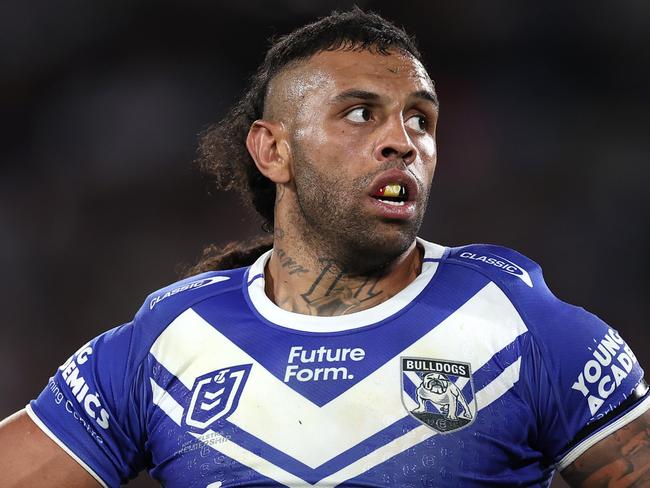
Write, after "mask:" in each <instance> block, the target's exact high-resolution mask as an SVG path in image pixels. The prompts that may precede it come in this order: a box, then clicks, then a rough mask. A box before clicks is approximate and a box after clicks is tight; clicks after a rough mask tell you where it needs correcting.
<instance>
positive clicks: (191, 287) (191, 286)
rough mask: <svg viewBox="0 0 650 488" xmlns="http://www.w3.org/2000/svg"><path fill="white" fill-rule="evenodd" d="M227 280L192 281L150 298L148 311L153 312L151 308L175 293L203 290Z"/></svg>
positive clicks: (224, 277)
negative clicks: (205, 287)
mask: <svg viewBox="0 0 650 488" xmlns="http://www.w3.org/2000/svg"><path fill="white" fill-rule="evenodd" d="M229 279H230V277H228V276H213V277H212V278H205V279H203V280H196V281H192V282H190V283H187V284H185V285H183V286H179V287H178V288H174V289H173V290H170V291H168V292H166V293H164V294H162V295H158V296H157V297H154V298H152V299H151V301H150V302H149V309H150V310H153V308H154V307H155V306H156V305H158V303H160V302H162V301H163V300H165V299H167V298H169V297H171V296H173V295H176V294H177V293H181V292H183V291H187V290H196V289H197V288H203V287H204V286H209V285H214V284H215V283H221V282H222V281H226V280H229Z"/></svg>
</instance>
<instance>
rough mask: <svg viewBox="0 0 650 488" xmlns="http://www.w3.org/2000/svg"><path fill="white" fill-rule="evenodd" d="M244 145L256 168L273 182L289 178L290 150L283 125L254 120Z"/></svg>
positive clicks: (285, 180) (281, 181) (283, 181)
mask: <svg viewBox="0 0 650 488" xmlns="http://www.w3.org/2000/svg"><path fill="white" fill-rule="evenodd" d="M246 147H247V148H248V152H249V153H250V155H251V157H252V158H253V161H255V165H256V166H257V169H259V171H260V173H262V174H263V175H264V176H266V177H267V178H268V179H269V180H271V181H272V182H274V183H288V182H289V181H290V180H291V164H290V159H291V157H290V156H291V151H290V148H289V144H288V142H287V138H286V130H285V128H284V125H283V124H281V123H279V122H269V121H267V120H256V121H255V122H253V124H252V125H251V128H250V129H249V131H248V135H247V136H246Z"/></svg>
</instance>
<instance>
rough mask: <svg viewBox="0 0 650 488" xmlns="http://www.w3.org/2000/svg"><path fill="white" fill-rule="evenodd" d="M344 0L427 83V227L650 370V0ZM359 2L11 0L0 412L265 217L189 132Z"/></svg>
mask: <svg viewBox="0 0 650 488" xmlns="http://www.w3.org/2000/svg"><path fill="white" fill-rule="evenodd" d="M356 4H358V5H359V6H361V7H364V8H369V9H373V10H375V11H377V12H379V13H381V14H383V15H385V16H386V17H388V18H390V19H392V20H393V21H395V22H396V23H397V24H399V25H403V26H405V27H406V28H407V30H408V31H409V32H411V33H412V34H414V35H415V36H416V37H417V39H418V40H419V44H420V47H421V48H422V50H423V52H424V53H425V58H426V59H427V61H428V67H429V71H430V73H431V75H432V76H433V78H434V79H435V81H436V83H437V89H438V93H439V96H440V98H441V119H440V123H439V133H438V145H439V165H438V171H437V174H436V179H435V182H434V187H433V192H432V196H431V200H430V209H429V214H428V218H427V220H426V221H425V224H424V227H423V229H422V231H421V235H422V236H423V237H425V238H427V239H431V240H435V241H436V242H440V243H443V244H448V245H459V244H464V243H469V242H492V243H499V244H503V245H507V246H510V247H513V248H515V249H518V250H520V251H521V252H523V253H525V254H527V255H529V256H531V257H532V258H533V259H535V260H537V261H538V262H539V263H541V264H542V265H543V267H544V270H545V275H546V278H547V281H548V282H549V284H550V286H551V288H552V289H553V290H554V291H555V292H556V294H557V295H559V296H560V297H562V298H563V299H565V300H566V301H568V302H571V303H576V304H580V305H582V306H584V307H585V308H587V309H589V310H591V311H593V312H594V313H596V314H598V315H599V316H600V317H602V318H603V319H605V320H606V321H608V322H609V323H610V324H612V325H613V326H614V327H616V328H618V329H619V331H620V332H621V333H622V335H623V336H624V337H625V338H627V340H628V342H629V343H630V344H631V346H632V348H633V349H634V350H635V351H636V353H637V356H638V357H639V359H640V361H641V362H642V364H645V365H646V367H648V365H650V351H649V350H648V349H647V344H648V337H649V334H650V333H649V332H648V330H647V327H646V326H647V317H648V313H649V312H650V307H649V301H648V271H650V269H649V261H650V259H649V256H650V250H649V249H648V248H649V245H650V240H649V235H648V214H649V205H648V202H649V199H648V192H649V191H650V184H649V183H650V178H649V176H650V164H648V155H649V154H650V139H649V136H648V134H650V103H649V101H650V95H649V90H648V86H650V59H649V54H650V29H649V28H648V25H649V24H648V19H650V3H648V2H643V1H621V2H593V3H591V2H557V3H552V2H551V3H548V2H543V3H542V2H505V1H498V2H480V1H468V2H445V1H437V0H436V1H429V2H389V1H383V0H382V1H379V0H377V1H372V0H358V1H357V2H356ZM351 5H352V2H346V1H320V2H306V1H300V0H283V1H276V2H265V1H262V0H251V1H247V2H223V1H199V0H189V1H171V0H167V1H156V2H154V1H151V0H131V1H129V2H108V1H93V2H87V1H81V0H60V1H58V2H48V1H44V0H31V1H27V2H25V1H19V0H9V1H5V2H3V3H2V5H1V6H0V104H1V108H2V109H1V111H0V113H1V114H2V115H1V118H0V120H1V124H2V130H1V133H0V162H1V165H0V266H1V269H2V279H1V280H0V308H1V310H2V314H3V317H2V335H1V339H2V340H1V341H0V392H1V393H0V417H4V416H6V415H8V414H10V413H12V412H14V411H15V410H17V409H19V408H21V407H22V406H24V404H25V403H26V402H27V400H29V399H30V398H32V397H34V396H35V395H37V394H38V392H39V391H40V390H41V389H42V388H43V386H44V385H45V384H46V382H47V378H48V377H49V376H50V375H51V373H52V372H53V370H54V369H55V368H56V367H57V365H59V364H61V363H62V362H63V361H64V360H65V359H66V358H67V356H68V355H69V354H70V353H72V352H73V351H74V350H76V348H77V347H78V346H79V345H81V344H83V343H84V342H85V341H86V340H88V339H90V338H92V337H93V336H95V335H97V334H98V333H100V332H102V331H104V330H106V329H108V328H111V327H113V326H115V325H119V324H121V323H123V322H126V321H128V320H130V317H131V316H132V315H133V313H134V312H135V311H136V310H137V308H138V307H139V305H140V303H141V301H142V300H143V299H144V298H145V297H146V295H147V294H148V293H150V292H151V291H153V290H155V289H157V288H159V287H161V286H164V285H166V284H168V283H170V282H172V281H174V280H175V279H176V278H177V276H178V275H177V273H178V269H179V266H180V265H182V264H189V263H192V262H193V261H194V260H195V259H196V258H197V256H198V255H199V254H200V251H201V249H202V247H203V246H204V245H205V244H207V243H209V242H217V243H226V242H227V241H230V240H235V239H241V238H245V237H249V236H253V235H255V234H256V233H258V232H259V229H260V226H259V223H254V224H251V216H250V214H249V213H248V212H246V211H245V210H243V209H241V205H240V204H239V201H238V199H237V197H236V196H234V195H224V194H215V192H209V191H208V190H209V188H208V187H207V185H206V184H205V183H204V182H202V180H201V178H200V177H199V175H198V174H197V172H196V171H195V170H194V169H193V168H192V164H191V162H192V159H193V156H194V148H195V143H196V137H197V133H198V132H199V131H200V130H201V129H203V128H205V127H206V126H207V124H209V123H210V122H213V121H216V120H217V119H219V118H220V116H221V115H222V114H223V113H224V111H225V110H226V109H227V108H228V107H229V106H230V105H231V103H232V102H233V101H234V100H235V99H236V98H237V96H238V95H239V94H240V93H241V91H242V90H243V89H244V87H245V85H246V80H247V76H248V75H249V74H250V73H251V71H252V70H253V69H254V68H255V66H256V65H257V64H258V63H259V62H260V61H261V59H262V57H263V53H264V51H265V48H266V47H267V45H268V43H267V39H268V38H269V37H270V36H273V35H278V34H282V33H285V32H288V31H290V30H291V29H292V28H294V27H296V26H298V25H301V24H303V23H305V22H307V21H310V20H312V19H314V18H315V17H318V16H320V15H324V14H326V13H328V12H329V11H330V10H332V9H335V8H348V7H350V6H351ZM209 193H211V194H209ZM130 486H140V487H144V486H152V485H151V482H150V481H147V480H145V479H144V477H141V478H140V479H139V480H138V481H136V482H134V483H132V484H130ZM554 486H563V484H562V483H561V482H556V484H555V485H554Z"/></svg>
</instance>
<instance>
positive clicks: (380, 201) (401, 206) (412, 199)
mask: <svg viewBox="0 0 650 488" xmlns="http://www.w3.org/2000/svg"><path fill="white" fill-rule="evenodd" d="M417 195H418V185H417V182H416V180H415V178H414V177H413V176H412V175H411V174H410V173H408V172H405V171H401V170H399V169H390V170H388V171H384V172H383V173H381V174H380V175H379V176H377V178H375V180H374V181H373V182H372V184H371V186H370V191H369V192H368V196H369V197H370V199H371V200H370V202H371V203H372V207H374V209H375V211H376V212H377V213H378V214H379V215H380V216H381V217H384V218H387V219H390V220H394V219H397V220H410V219H411V218H413V217H414V216H415V214H416V207H417Z"/></svg>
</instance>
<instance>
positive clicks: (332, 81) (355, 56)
mask: <svg viewBox="0 0 650 488" xmlns="http://www.w3.org/2000/svg"><path fill="white" fill-rule="evenodd" d="M287 74H288V75H289V76H288V79H286V80H285V81H286V82H288V83H287V84H288V85H289V86H288V87H287V88H288V89H289V91H291V92H293V93H292V95H298V96H300V98H303V97H304V96H305V95H307V94H308V92H312V93H313V92H314V90H317V92H316V93H318V94H320V95H321V96H325V95H331V94H334V93H338V92H340V91H343V90H346V89H350V88H370V89H374V90H377V91H381V92H388V93H387V94H390V92H399V93H405V94H406V93H412V92H414V91H419V90H429V91H433V89H434V88H433V83H432V82H431V78H429V75H428V73H427V71H426V70H425V69H424V66H422V64H421V63H420V62H419V61H418V60H417V59H415V58H414V57H412V56H411V55H409V54H405V53H402V52H400V51H389V54H387V55H386V54H381V53H375V52H370V51H366V50H336V51H323V52H320V53H317V54H315V55H314V56H312V57H311V58H309V59H308V60H307V61H305V62H303V63H301V64H300V65H299V66H297V67H296V68H295V69H294V70H291V73H287Z"/></svg>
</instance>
